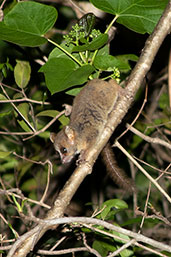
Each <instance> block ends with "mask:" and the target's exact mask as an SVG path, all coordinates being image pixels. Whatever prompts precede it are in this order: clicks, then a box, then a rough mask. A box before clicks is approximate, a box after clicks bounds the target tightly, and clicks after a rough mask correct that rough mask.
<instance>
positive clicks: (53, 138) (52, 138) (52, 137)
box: [50, 132, 56, 143]
mask: <svg viewBox="0 0 171 257" xmlns="http://www.w3.org/2000/svg"><path fill="white" fill-rule="evenodd" d="M55 137H56V133H53V132H52V133H50V140H51V142H52V143H54V142H55Z"/></svg>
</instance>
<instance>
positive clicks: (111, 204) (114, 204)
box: [100, 199, 128, 219]
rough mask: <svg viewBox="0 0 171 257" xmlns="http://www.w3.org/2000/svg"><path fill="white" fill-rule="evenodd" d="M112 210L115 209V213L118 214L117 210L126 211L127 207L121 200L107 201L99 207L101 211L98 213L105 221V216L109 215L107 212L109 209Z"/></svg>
mask: <svg viewBox="0 0 171 257" xmlns="http://www.w3.org/2000/svg"><path fill="white" fill-rule="evenodd" d="M113 208H114V209H117V212H118V210H123V209H127V208H128V205H127V203H126V202H124V201H123V200H120V199H111V200H107V201H105V202H104V203H103V204H102V206H101V209H102V210H103V211H102V212H101V213H100V216H101V218H102V219H105V218H106V217H107V215H108V214H109V212H110V211H111V209H113Z"/></svg>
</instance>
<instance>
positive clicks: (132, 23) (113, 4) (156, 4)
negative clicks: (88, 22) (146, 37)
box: [90, 0, 168, 34]
mask: <svg viewBox="0 0 171 257" xmlns="http://www.w3.org/2000/svg"><path fill="white" fill-rule="evenodd" d="M90 1H91V2H92V4H93V5H94V6H96V7H97V8H99V9H101V10H103V11H104V12H107V13H110V14H113V15H117V16H118V19H117V22H118V23H120V24H122V25H124V26H125V27H127V28H129V29H131V30H133V31H136V32H138V33H142V34H144V33H146V32H147V33H151V32H152V31H153V29H154V27H155V25H156V23H157V22H158V20H159V18H160V16H161V14H162V12H163V10H164V8H165V7H166V4H167V3H168V0H155V1H154V0H126V1H125V0H117V1H114V0H103V1H101V0H90Z"/></svg>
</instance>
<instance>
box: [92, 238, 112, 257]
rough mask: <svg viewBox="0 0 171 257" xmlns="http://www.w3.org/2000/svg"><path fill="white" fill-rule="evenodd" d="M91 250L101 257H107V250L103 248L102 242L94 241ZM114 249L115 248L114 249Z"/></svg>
mask: <svg viewBox="0 0 171 257" xmlns="http://www.w3.org/2000/svg"><path fill="white" fill-rule="evenodd" d="M93 249H95V250H96V251H98V252H99V253H100V255H101V256H104V257H105V256H107V253H108V250H107V249H106V248H105V247H103V245H102V242H101V241H98V240H95V241H94V242H93ZM115 249H116V248H115Z"/></svg>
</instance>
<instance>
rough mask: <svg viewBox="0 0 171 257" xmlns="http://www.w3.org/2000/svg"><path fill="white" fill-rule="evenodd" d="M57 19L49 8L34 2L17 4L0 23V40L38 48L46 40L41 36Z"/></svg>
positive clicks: (53, 9)
mask: <svg viewBox="0 0 171 257" xmlns="http://www.w3.org/2000/svg"><path fill="white" fill-rule="evenodd" d="M56 19H57V11H56V9H55V8H53V7H51V6H46V5H43V4H39V3H36V2H31V1H28V2H19V3H17V4H16V5H15V6H14V8H12V10H11V11H9V12H8V13H7V15H5V17H4V20H3V21H2V22H0V39H3V40H6V41H9V42H13V43H15V44H19V45H22V46H31V47H33V46H39V45H41V44H44V43H45V42H46V41H47V40H46V38H45V37H43V35H45V33H47V32H48V30H49V29H51V28H52V27H53V25H54V23H55V21H56Z"/></svg>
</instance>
